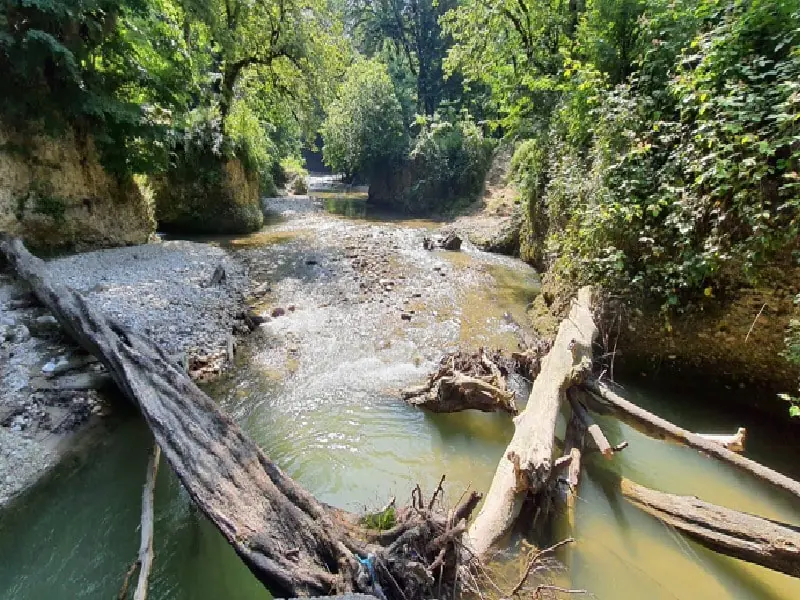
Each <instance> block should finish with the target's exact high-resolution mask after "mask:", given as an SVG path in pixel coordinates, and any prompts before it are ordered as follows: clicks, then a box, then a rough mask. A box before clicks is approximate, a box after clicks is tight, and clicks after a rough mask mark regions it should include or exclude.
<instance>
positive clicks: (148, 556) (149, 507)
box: [117, 444, 161, 600]
mask: <svg viewBox="0 0 800 600" xmlns="http://www.w3.org/2000/svg"><path fill="white" fill-rule="evenodd" d="M160 461H161V449H160V448H159V447H158V444H155V445H154V446H153V453H152V454H151V455H150V460H149V462H148V463H147V476H146V478H145V483H144V489H143V491H142V520H141V523H140V525H139V531H140V541H139V553H138V554H137V555H136V560H135V561H133V564H132V565H131V567H130V569H128V572H127V573H126V574H125V579H124V581H123V582H122V589H121V590H120V592H119V595H118V596H117V598H118V600H126V598H127V597H128V584H129V582H130V578H131V577H132V576H133V574H134V572H135V571H136V569H137V568H138V569H139V579H138V581H137V583H136V590H135V591H134V594H133V600H147V586H148V583H147V582H148V579H149V578H150V569H151V568H152V566H153V528H154V523H155V518H154V515H153V496H154V495H155V488H156V476H157V475H158V463H159V462H160Z"/></svg>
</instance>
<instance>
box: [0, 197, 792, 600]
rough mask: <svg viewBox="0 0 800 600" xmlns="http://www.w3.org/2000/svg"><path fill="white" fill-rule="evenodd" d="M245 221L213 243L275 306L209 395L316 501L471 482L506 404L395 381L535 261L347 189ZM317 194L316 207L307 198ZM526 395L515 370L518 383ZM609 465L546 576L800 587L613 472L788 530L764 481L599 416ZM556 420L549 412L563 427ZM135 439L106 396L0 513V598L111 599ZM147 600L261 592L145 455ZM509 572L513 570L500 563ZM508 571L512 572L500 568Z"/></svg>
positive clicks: (731, 417)
mask: <svg viewBox="0 0 800 600" xmlns="http://www.w3.org/2000/svg"><path fill="white" fill-rule="evenodd" d="M269 208H270V209H271V210H272V211H273V213H274V214H275V215H276V217H275V218H274V219H273V220H271V221H270V223H271V224H270V225H268V226H267V227H266V228H265V229H264V230H263V231H262V232H261V233H259V234H256V235H253V236H247V237H245V238H238V239H224V240H220V239H218V240H216V242H217V243H222V244H225V245H227V246H228V247H230V248H231V249H232V250H233V251H235V252H237V253H238V255H239V256H240V257H241V259H242V260H244V261H245V262H247V264H248V265H249V267H250V270H251V273H252V275H253V277H254V278H255V279H257V280H259V281H263V282H268V283H269V284H270V288H271V289H270V291H269V293H268V294H266V295H265V296H263V297H261V298H260V300H259V302H260V304H261V305H262V306H263V308H264V309H265V310H269V309H271V308H273V307H276V306H280V307H284V308H286V310H287V313H286V315H285V316H281V317H278V318H275V319H273V320H272V321H270V322H269V323H268V324H266V325H265V326H263V327H262V328H261V330H260V331H259V332H257V333H256V334H254V336H253V337H252V338H251V340H250V341H249V342H248V343H247V345H246V347H245V348H243V349H242V351H241V352H240V353H239V357H238V359H237V365H236V369H235V370H234V371H233V372H232V374H231V375H229V376H227V377H226V378H224V379H223V380H221V381H219V382H217V383H215V384H214V385H213V386H212V387H211V388H210V389H209V392H210V393H211V394H212V396H214V397H215V398H217V399H218V400H219V402H220V403H221V404H222V405H223V406H224V407H225V408H226V410H228V411H229V412H230V413H231V414H233V415H234V416H235V418H236V419H237V420H238V421H239V422H240V423H241V424H242V425H243V427H244V428H245V429H246V431H247V432H248V433H249V434H250V435H251V436H252V437H253V438H254V439H255V440H256V441H257V442H258V443H259V444H260V445H261V446H262V447H263V448H264V450H265V451H266V453H267V454H268V455H269V456H270V457H271V458H272V459H273V460H275V461H276V462H277V463H278V464H279V465H280V466H281V467H283V468H284V469H285V470H286V471H287V472H288V473H289V474H290V475H291V476H293V477H294V478H296V479H297V480H298V481H300V482H301V483H302V484H303V485H304V486H306V487H307V488H308V489H310V490H311V491H312V492H313V493H314V494H315V495H316V496H317V497H319V498H320V499H321V500H324V501H326V502H329V503H332V504H335V505H336V506H339V507H342V508H346V509H350V510H353V511H363V510H364V509H365V507H367V508H375V507H378V506H381V505H383V504H385V502H386V501H387V499H388V498H389V497H390V496H392V495H396V496H397V498H398V501H400V502H402V501H404V500H405V499H406V498H408V497H409V495H410V491H411V489H412V487H413V486H414V485H415V484H416V483H419V484H420V485H421V487H422V489H423V490H426V491H427V492H428V493H430V491H431V490H432V489H433V488H434V487H435V485H436V483H437V482H438V480H439V477H440V476H441V475H442V474H443V473H446V474H447V485H446V492H447V500H448V501H450V502H451V503H452V502H455V501H456V500H457V499H458V497H459V496H460V495H461V494H462V492H463V491H464V490H465V489H467V488H468V487H471V488H472V489H477V490H481V491H485V490H487V489H488V487H489V483H490V482H491V479H492V476H493V474H494V470H495V467H496V465H497V462H498V460H499V458H500V457H501V456H502V453H503V450H504V449H505V446H506V444H507V442H508V440H509V438H510V436H511V434H512V432H513V425H512V423H511V422H510V419H508V417H507V416H504V415H494V414H481V413H477V414H473V413H461V414H454V415H430V414H426V413H423V412H421V411H419V410H416V409H413V408H410V407H408V406H406V405H405V404H404V403H403V402H402V401H400V399H399V395H398V390H399V389H400V388H402V387H403V386H406V385H409V384H412V383H417V382H419V381H420V380H421V379H423V378H424V377H425V375H426V374H427V373H428V372H429V371H430V370H431V369H432V368H433V367H434V366H435V364H436V363H437V362H438V361H439V360H440V359H441V357H442V356H443V354H444V353H445V352H447V351H448V350H453V349H455V348H457V347H459V346H460V345H466V346H469V347H477V346H489V347H501V348H505V349H514V348H515V347H516V344H517V343H518V340H519V339H520V336H521V335H522V333H523V332H522V331H521V329H520V325H519V324H520V323H524V322H525V308H526V306H527V304H528V303H529V302H530V301H531V300H532V298H534V297H535V295H536V293H537V291H538V280H537V277H536V274H535V273H534V272H533V271H532V270H531V269H530V268H529V267H527V266H526V265H524V264H522V263H521V262H519V261H516V260H512V259H507V258H503V257H497V256H492V255H487V254H484V253H481V252H478V251H476V250H474V249H473V248H471V247H469V246H468V247H466V248H465V249H464V251H463V252H461V253H444V252H433V253H430V252H426V251H425V250H423V249H422V244H421V240H422V237H423V236H424V235H426V234H427V233H428V230H429V229H432V228H434V227H436V226H437V224H436V223H430V222H425V221H387V220H386V217H385V215H372V214H369V213H368V212H367V211H366V209H365V205H364V204H363V199H362V198H360V197H359V196H357V195H355V196H353V197H345V198H341V197H325V198H323V199H322V202H321V203H313V202H310V201H304V200H280V201H271V202H270V204H269ZM321 208H326V209H327V211H329V212H330V213H336V215H331V214H329V212H326V211H324V210H321ZM517 383H518V384H519V388H520V391H521V395H523V396H524V395H525V394H524V392H525V387H526V386H525V384H524V382H517ZM628 393H629V394H630V395H631V396H632V397H633V399H634V400H636V401H637V402H639V403H640V404H642V405H644V406H645V407H647V408H649V409H651V410H653V411H655V412H658V413H659V414H661V415H663V416H665V417H666V418H669V419H672V420H674V421H675V422H676V423H678V424H681V425H683V426H686V427H687V428H690V429H694V430H721V431H733V430H735V428H736V427H738V426H740V425H744V426H747V427H748V430H749V432H750V442H751V443H750V447H749V449H748V453H749V454H750V455H751V456H753V457H754V458H756V459H758V460H761V461H763V462H764V463H766V464H768V465H771V466H774V467H775V468H778V469H780V470H782V471H784V472H786V473H788V474H790V475H793V476H795V477H797V476H800V465H798V461H797V456H798V448H800V443H798V441H797V439H796V437H797V436H796V433H797V430H796V428H791V427H788V426H786V425H781V424H780V423H774V422H771V421H765V420H764V418H763V417H759V416H756V415H753V414H750V413H747V412H746V411H743V410H742V409H737V408H735V407H729V408H727V409H726V410H721V409H720V399H719V398H716V399H715V398H709V397H685V396H682V395H675V394H670V393H668V392H665V391H659V390H656V389H653V387H652V386H649V387H648V386H633V385H629V386H628ZM598 421H599V422H600V424H601V426H602V427H603V428H604V430H605V431H606V433H607V434H608V436H609V438H610V439H611V440H612V442H617V441H621V440H623V439H625V440H628V441H629V442H630V446H629V448H628V449H627V450H625V451H624V452H623V453H621V454H620V455H618V456H617V457H615V459H614V460H613V461H610V462H606V461H604V460H602V459H600V460H598V457H596V456H593V457H591V458H589V460H588V464H587V469H586V471H585V475H584V477H583V480H582V482H581V487H580V498H579V503H578V507H577V511H576V523H575V528H574V530H573V531H572V535H574V537H575V538H576V539H577V543H576V544H575V546H574V547H573V548H572V549H571V550H570V551H569V552H568V553H567V554H565V555H563V556H562V559H563V560H564V561H565V562H567V563H568V564H569V575H568V577H567V576H561V577H560V578H559V581H560V582H563V583H568V584H569V585H570V586H571V587H578V588H585V589H587V590H589V591H590V592H591V593H592V594H593V596H594V597H596V598H601V599H607V600H627V599H631V600H639V599H642V598H648V600H660V599H665V600H666V599H674V598H681V599H698V600H699V599H712V598H713V599H741V600H756V599H758V600H778V599H791V598H800V580H795V579H791V578H789V577H787V576H784V575H780V574H776V573H773V572H771V571H769V570H766V569H763V568H761V567H757V566H753V565H749V564H747V563H743V562H740V561H736V560H734V559H730V558H727V557H723V556H720V555H717V554H715V553H713V552H710V551H708V550H705V549H704V548H702V547H700V546H697V545H696V544H694V543H692V542H688V541H687V540H686V539H685V538H683V537H681V536H680V535H679V534H677V533H676V532H674V531H672V530H671V529H669V528H668V527H666V526H664V525H663V524H661V523H660V522H658V521H656V520H654V519H652V518H651V517H649V516H647V515H646V514H644V513H642V512H640V511H639V510H638V509H636V508H635V507H633V506H631V505H629V504H628V503H627V502H626V501H625V500H624V498H622V497H621V495H620V494H619V492H618V491H617V489H616V486H615V476H616V475H617V474H622V475H624V476H625V477H628V478H630V479H632V480H634V481H637V482H639V483H641V484H644V485H647V486H650V487H654V488H657V489H663V490H666V491H671V492H675V493H682V494H694V495H698V496H700V497H702V498H704V499H706V500H709V501H711V502H716V503H719V504H723V505H725V506H729V507H731V508H735V509H739V510H744V511H748V512H753V513H757V514H759V515H763V516H765V517H770V518H775V519H778V520H782V521H788V522H792V523H795V524H797V523H798V522H799V521H800V514H799V513H798V507H797V505H796V504H793V503H792V501H791V500H790V499H788V498H787V497H785V496H783V495H782V494H780V493H779V492H776V491H775V490H773V489H772V488H770V487H768V486H766V485H763V484H761V483H760V482H758V481H755V480H753V479H752V478H750V477H749V476H746V475H743V474H740V473H738V472H737V471H734V470H732V469H731V468H729V467H728V466H726V465H724V464H721V463H719V462H717V461H714V460H711V459H708V458H705V457H703V456H702V455H700V454H699V453H697V452H695V451H692V450H689V449H687V448H683V447H680V446H677V445H672V444H668V443H665V442H661V441H656V440H652V439H650V438H648V437H645V436H644V435H642V434H640V433H639V432H637V431H636V430H633V429H631V428H629V427H628V426H626V425H624V424H622V423H620V422H618V421H616V420H614V419H612V418H610V417H600V418H598ZM561 428H562V431H563V423H562V424H561ZM150 444H151V438H150V437H149V433H148V432H147V430H146V428H145V426H144V425H143V423H142V422H141V421H140V420H139V419H138V418H137V417H136V415H135V414H133V413H132V411H125V410H122V411H121V412H120V413H119V414H117V415H116V416H115V417H114V418H113V419H111V420H109V421H108V423H107V424H106V431H105V432H101V433H100V434H98V436H97V438H96V439H95V441H94V442H93V443H91V444H88V445H87V446H86V448H85V449H84V450H83V452H81V453H79V454H78V455H76V456H75V457H73V458H71V459H70V460H69V461H67V463H66V464H63V465H62V466H61V467H59V468H58V469H57V470H56V472H55V474H54V475H53V477H51V478H49V479H48V480H47V481H46V482H44V483H42V484H41V485H39V486H37V487H36V488H35V489H34V490H33V491H31V492H30V493H29V494H27V495H26V496H25V497H24V498H23V500H22V501H21V502H18V503H17V504H16V505H14V506H13V507H11V508H10V509H9V510H7V511H5V512H4V513H2V514H0V598H3V599H7V600H11V599H14V600H23V599H24V600H42V599H50V598H54V599H60V598H64V599H72V598H87V599H89V598H91V599H94V598H114V597H116V594H117V593H118V590H119V587H120V584H121V581H122V578H123V575H124V573H125V571H126V570H127V568H128V566H129V565H130V562H131V561H132V559H133V557H134V555H135V553H136V549H137V547H138V532H137V530H136V529H137V525H138V521H139V511H140V495H141V486H142V483H143V479H144V472H145V465H146V463H147V459H148V453H149V450H150ZM155 500H156V502H155V516H156V524H155V546H156V547H155V556H156V558H155V564H154V571H153V575H152V577H151V591H150V598H151V599H153V600H166V599H171V600H177V599H185V600H190V599H191V600H212V599H214V600H216V599H221V598H236V599H241V600H250V599H257V598H269V594H268V593H267V592H266V591H265V590H264V589H263V587H262V586H261V585H260V584H259V583H258V582H257V581H256V580H255V579H254V578H253V577H252V575H250V573H249V572H248V571H247V569H246V568H245V567H244V566H243V565H242V563H241V562H240V561H239V559H238V558H237V557H236V556H235V554H234V552H233V551H232V550H231V549H230V548H229V547H228V546H227V545H226V543H225V542H224V540H223V539H222V537H221V536H220V535H219V533H217V531H216V530H215V529H214V528H213V527H212V526H211V525H210V524H209V523H208V522H207V521H206V520H205V519H204V517H203V516H202V515H201V514H199V513H198V512H197V511H196V510H195V509H193V507H192V505H191V503H190V502H189V500H188V497H187V495H186V493H185V492H184V491H182V489H181V488H180V485H179V484H178V482H177V481H176V479H175V477H174V476H173V475H172V474H171V473H170V471H169V468H168V467H167V466H166V465H165V464H162V470H161V473H160V474H159V477H158V481H157V487H156V495H155ZM512 575H513V576H510V579H514V578H515V577H516V574H512ZM514 582H515V581H514Z"/></svg>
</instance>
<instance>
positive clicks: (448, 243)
mask: <svg viewBox="0 0 800 600" xmlns="http://www.w3.org/2000/svg"><path fill="white" fill-rule="evenodd" d="M422 246H423V248H425V250H435V249H436V248H441V249H443V250H451V251H453V252H456V251H458V250H461V238H460V237H459V236H458V235H457V234H456V233H455V232H454V231H449V232H447V233H446V234H444V235H443V236H440V237H438V238H436V239H435V240H434V239H431V238H429V237H428V236H425V237H424V238H422Z"/></svg>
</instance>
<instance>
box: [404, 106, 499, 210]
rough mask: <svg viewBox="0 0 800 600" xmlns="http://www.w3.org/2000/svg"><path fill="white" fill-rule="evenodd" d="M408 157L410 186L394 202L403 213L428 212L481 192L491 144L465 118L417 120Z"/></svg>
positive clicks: (489, 159) (470, 120)
mask: <svg viewBox="0 0 800 600" xmlns="http://www.w3.org/2000/svg"><path fill="white" fill-rule="evenodd" d="M419 125H420V132H419V134H418V135H417V137H416V140H415V142H414V147H413V149H412V150H411V153H410V154H409V162H410V165H409V167H408V168H409V169H410V172H411V173H412V174H413V177H412V181H411V184H410V185H409V186H407V189H405V190H403V193H402V194H401V195H400V197H399V198H398V203H399V204H400V205H401V207H402V208H403V209H404V210H407V211H412V212H414V211H423V212H425V211H429V210H432V209H435V208H438V207H440V206H442V205H443V204H445V203H447V202H448V201H452V200H458V199H469V200H471V199H473V198H474V197H475V196H476V195H477V194H479V193H480V191H481V189H482V188H483V182H484V179H485V177H486V171H487V170H488V169H489V163H490V162H491V154H492V144H491V142H490V141H489V140H486V139H485V138H484V137H483V133H482V132H481V130H480V128H479V127H478V126H477V125H476V124H475V122H474V121H472V119H471V118H470V117H469V115H468V114H462V115H460V116H459V117H458V118H454V117H453V116H452V115H451V116H450V118H443V117H442V115H440V114H439V113H436V114H434V116H433V117H431V118H430V119H425V118H423V117H420V119H419Z"/></svg>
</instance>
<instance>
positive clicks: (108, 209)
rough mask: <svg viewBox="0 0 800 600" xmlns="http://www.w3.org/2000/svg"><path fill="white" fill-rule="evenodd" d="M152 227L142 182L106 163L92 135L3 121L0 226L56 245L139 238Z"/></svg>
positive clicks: (30, 240) (41, 244)
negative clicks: (21, 127) (18, 127)
mask: <svg viewBox="0 0 800 600" xmlns="http://www.w3.org/2000/svg"><path fill="white" fill-rule="evenodd" d="M154 229H155V221H154V219H153V210H152V206H151V205H150V203H149V202H147V200H146V199H145V198H144V196H143V195H142V193H141V192H140V190H139V187H138V186H137V185H136V184H135V183H134V181H133V180H132V178H130V177H122V178H120V177H117V176H114V175H111V174H109V173H108V172H107V171H106V170H105V169H104V168H103V167H102V165H101V164H100V161H99V155H98V153H97V151H96V149H95V146H94V142H93V140H92V139H91V138H90V137H87V136H79V135H76V134H75V133H74V132H72V131H66V132H63V133H61V134H60V135H58V136H49V135H44V134H32V133H31V132H30V131H26V133H24V134H23V133H21V132H18V131H15V130H14V129H12V128H10V127H7V126H4V125H2V124H0V231H4V232H7V233H10V234H12V235H19V236H21V237H22V238H23V239H24V240H25V242H26V243H27V244H28V245H29V246H30V247H32V248H36V249H39V250H42V251H55V250H66V249H69V250H85V249H89V248H99V247H108V246H123V245H128V244H141V243H144V242H146V241H147V240H148V238H149V237H150V235H151V234H152V233H153V231H154Z"/></svg>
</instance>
